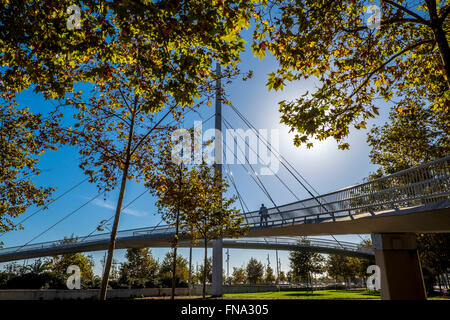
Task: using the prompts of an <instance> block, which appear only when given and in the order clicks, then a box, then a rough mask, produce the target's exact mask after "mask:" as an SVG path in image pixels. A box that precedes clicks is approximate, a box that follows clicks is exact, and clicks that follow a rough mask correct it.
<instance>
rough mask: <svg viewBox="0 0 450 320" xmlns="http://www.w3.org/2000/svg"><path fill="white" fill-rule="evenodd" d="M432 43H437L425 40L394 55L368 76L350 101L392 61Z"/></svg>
mask: <svg viewBox="0 0 450 320" xmlns="http://www.w3.org/2000/svg"><path fill="white" fill-rule="evenodd" d="M432 42H435V40H423V41H420V42H417V43H415V44H412V45H410V46H409V47H406V48H405V49H403V50H402V51H400V52H398V53H396V54H394V55H393V56H392V57H390V58H389V59H388V60H386V61H385V62H383V63H382V64H381V65H380V66H379V67H378V68H376V69H375V70H373V71H371V72H370V73H369V74H368V76H367V77H366V79H365V80H364V81H363V82H362V83H361V84H360V85H359V86H358V88H356V90H355V91H353V93H352V94H351V95H350V97H349V99H350V98H352V97H353V96H354V95H355V94H356V93H358V91H359V90H361V88H362V87H364V86H365V85H366V84H367V82H369V80H370V78H371V77H372V76H373V75H374V74H375V73H377V72H378V71H380V70H381V69H383V68H384V67H385V66H386V65H387V64H389V63H390V62H391V61H392V60H394V59H395V58H397V57H399V56H401V55H402V54H404V53H406V52H408V51H410V50H412V49H414V48H416V47H418V46H421V45H423V44H426V43H432Z"/></svg>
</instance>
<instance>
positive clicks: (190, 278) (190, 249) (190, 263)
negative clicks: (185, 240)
mask: <svg viewBox="0 0 450 320" xmlns="http://www.w3.org/2000/svg"><path fill="white" fill-rule="evenodd" d="M188 283H189V295H191V287H192V244H191V246H190V248H189V280H188Z"/></svg>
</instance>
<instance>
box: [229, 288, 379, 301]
mask: <svg viewBox="0 0 450 320" xmlns="http://www.w3.org/2000/svg"><path fill="white" fill-rule="evenodd" d="M224 297H225V298H241V299H380V294H379V292H376V291H368V290H363V289H354V290H317V291H314V292H310V291H279V292H278V291H275V292H256V293H230V294H225V295H224Z"/></svg>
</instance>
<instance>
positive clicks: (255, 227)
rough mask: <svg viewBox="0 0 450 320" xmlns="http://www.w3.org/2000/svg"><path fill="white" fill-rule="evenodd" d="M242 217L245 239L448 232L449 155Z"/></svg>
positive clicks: (96, 243) (40, 247)
mask: <svg viewBox="0 0 450 320" xmlns="http://www.w3.org/2000/svg"><path fill="white" fill-rule="evenodd" d="M244 217H245V224H246V225H248V227H249V231H248V233H247V235H246V237H251V238H255V237H258V238H262V237H264V238H271V237H286V236H288V237H297V236H318V235H337V234H373V233H402V232H408V233H411V232H412V233H414V232H415V233H421V232H423V233H429V232H450V156H447V157H444V158H441V159H438V160H435V161H432V162H430V163H426V164H423V165H420V166H417V167H414V168H410V169H407V170H404V171H400V172H397V173H395V174H392V175H389V176H386V177H382V178H379V179H376V180H373V181H368V182H365V183H362V184H358V185H355V186H350V187H347V188H344V189H341V190H338V191H335V192H331V193H327V194H324V195H320V196H317V197H311V198H309V199H305V200H301V201H296V202H292V203H289V204H285V205H282V206H277V207H273V208H269V219H268V222H267V225H266V224H261V221H260V216H259V213H258V211H252V212H247V213H244ZM173 235H174V228H173V227H172V226H155V227H149V228H142V229H133V230H125V231H120V232H118V234H117V245H116V248H130V247H168V246H170V243H171V239H172V238H173ZM108 241H109V234H108V233H104V234H98V235H93V236H87V237H80V238H78V239H77V241H76V242H74V243H67V241H63V240H58V241H50V242H44V243H37V244H29V245H26V246H19V247H10V248H4V249H0V262H5V261H11V260H19V259H27V258H35V257H41V256H49V255H54V254H62V253H68V252H82V251H96V250H105V249H107V244H108ZM308 241H310V244H309V245H310V246H314V245H315V244H318V242H316V241H318V240H313V239H308ZM274 242H275V241H272V240H271V245H272V248H281V247H279V246H280V245H281V243H279V244H276V243H274ZM291 244H293V243H291ZM322 244H323V246H322V247H321V246H318V245H317V246H316V247H315V248H321V250H325V251H326V250H341V251H343V252H346V253H351V252H355V250H352V249H350V247H347V248H344V247H343V246H340V249H339V248H338V249H336V248H334V249H332V246H331V244H330V243H328V244H325V243H324V242H322ZM180 245H182V246H190V240H189V237H188V236H187V235H182V236H181V237H180ZM334 245H336V242H335V243H334ZM224 246H225V247H226V246H229V247H233V248H238V247H239V248H256V247H259V248H263V247H264V246H266V248H268V247H269V244H268V243H266V244H262V243H261V242H256V241H253V242H252V241H247V242H246V241H243V240H231V239H229V240H225V242H224ZM277 246H278V247H277ZM325 251H323V252H325ZM330 252H332V251H330Z"/></svg>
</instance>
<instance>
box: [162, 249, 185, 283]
mask: <svg viewBox="0 0 450 320" xmlns="http://www.w3.org/2000/svg"><path fill="white" fill-rule="evenodd" d="M173 257H174V254H173V251H172V252H168V253H166V255H165V257H164V260H163V261H162V262H161V264H160V268H159V275H158V277H159V278H160V281H161V282H162V284H163V285H165V286H168V284H169V283H170V287H171V286H172V272H173V260H174V259H173ZM176 265H177V268H176V284H177V285H180V284H183V285H185V284H186V281H187V280H188V277H189V267H188V261H187V260H186V259H185V258H183V257H182V256H180V255H177V261H176Z"/></svg>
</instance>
